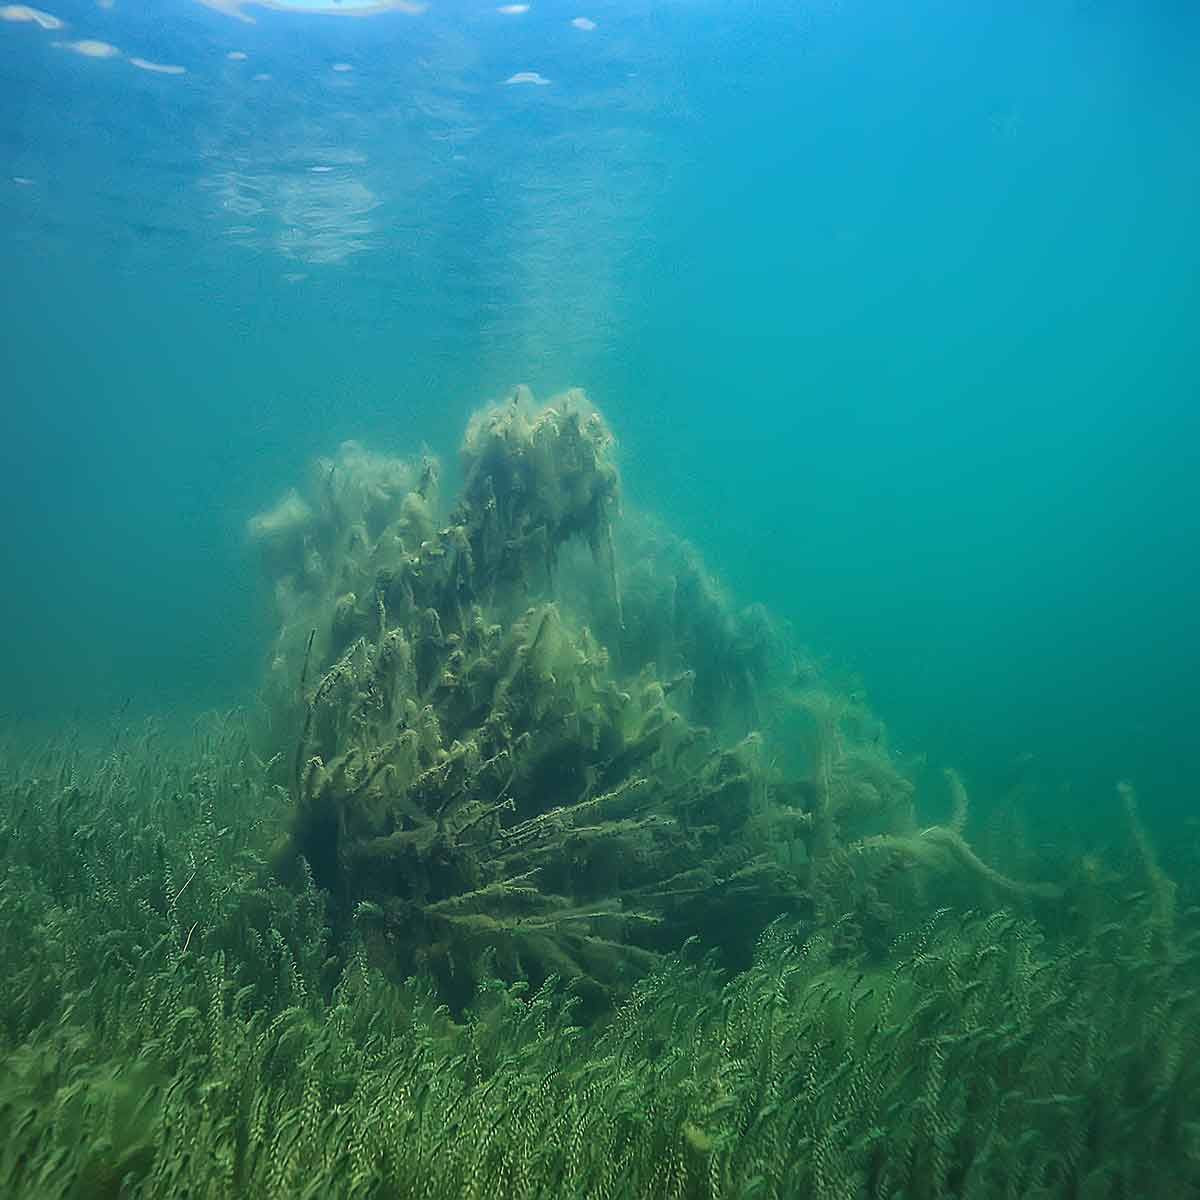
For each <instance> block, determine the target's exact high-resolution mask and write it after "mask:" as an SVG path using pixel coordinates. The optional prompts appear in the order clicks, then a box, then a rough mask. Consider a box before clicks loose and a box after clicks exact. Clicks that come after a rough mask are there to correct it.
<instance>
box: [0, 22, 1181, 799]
mask: <svg viewBox="0 0 1200 1200" xmlns="http://www.w3.org/2000/svg"><path fill="white" fill-rule="evenodd" d="M47 2H48V3H49V2H50V0H47ZM290 7H293V8H297V7H304V6H302V5H291V6H290ZM307 7H313V6H307ZM359 7H362V6H359ZM2 15H4V17H5V18H6V19H5V20H4V21H2V22H0V68H2V69H0V160H2V161H0V279H3V281H4V286H3V291H2V293H0V303H2V305H3V312H2V315H0V320H2V327H3V331H4V332H3V338H4V340H3V345H4V389H3V395H4V402H3V415H4V424H3V436H2V438H0V455H2V457H0V505H2V511H3V513H4V516H5V535H6V536H5V551H6V552H5V560H6V566H5V580H6V586H5V587H4V589H3V594H2V599H0V629H2V631H3V633H2V636H3V643H2V644H0V672H2V675H0V696H2V697H3V702H2V704H0V710H2V711H3V712H4V714H5V719H6V720H7V721H15V720H19V719H22V718H32V717H37V718H45V719H47V720H49V721H50V722H51V723H53V722H56V721H63V720H68V719H71V718H73V717H74V716H75V715H76V714H80V715H82V716H83V717H85V718H86V717H94V716H99V715H102V714H106V713H111V712H113V711H116V710H118V709H122V708H124V709H126V710H127V711H130V712H133V713H142V712H163V711H173V712H190V711H193V710H198V709H200V708H205V707H209V706H212V705H226V704H232V703H236V702H239V701H241V700H244V699H245V698H247V697H248V696H249V695H250V694H251V693H252V691H253V689H254V687H255V686H256V684H257V682H258V680H259V678H260V677H261V672H262V665H263V661H264V657H265V654H266V649H265V648H266V644H267V638H268V636H269V632H270V621H269V616H268V614H267V612H266V605H265V604H264V602H263V598H262V597H261V595H260V593H259V586H258V580H257V571H256V564H255V562H254V561H253V558H252V556H251V555H250V554H249V552H248V550H247V547H246V544H245V540H244V536H243V530H244V525H245V521H246V518H247V517H248V516H249V515H250V514H252V513H254V512H256V511H259V510H260V509H262V508H263V507H265V506H266V505H268V504H269V503H270V502H272V500H273V499H274V498H275V497H276V496H277V495H278V494H279V493H280V492H281V491H282V490H283V489H284V488H285V487H287V486H288V485H289V484H290V483H291V482H292V481H293V480H294V479H295V478H296V477H297V475H298V473H299V472H300V471H301V470H302V469H303V464H305V463H307V462H308V461H309V460H310V459H311V458H312V457H313V456H315V455H317V454H322V453H328V452H330V451H331V450H332V449H333V448H334V447H336V445H337V444H338V442H339V441H340V440H342V439H343V438H347V437H356V438H358V439H360V440H361V441H363V442H364V443H366V444H368V445H370V446H372V447H376V448H379V449H381V450H385V451H395V452H403V453H408V452H411V451H413V450H416V449H419V448H420V446H421V445H422V444H428V445H429V446H431V447H432V448H433V449H435V450H436V451H438V452H440V453H441V454H443V456H444V457H446V458H452V457H453V450H454V447H455V445H456V443H457V440H458V438H459V437H460V435H461V430H462V427H463V423H464V421H465V419H466V417H467V416H468V414H469V413H470V412H471V411H472V410H473V409H474V408H475V407H476V406H477V405H478V404H479V403H480V402H481V401H483V400H485V399H489V398H496V397H499V396H501V395H502V394H504V393H505V392H506V391H507V390H508V389H510V388H511V387H512V386H513V385H514V384H515V383H518V382H522V381H524V382H528V383H529V384H530V385H532V386H533V388H534V390H535V391H536V392H537V393H538V395H539V396H547V395H549V394H551V392H552V391H553V390H555V389H558V388H561V387H564V386H567V385H577V386H582V387H585V388H586V389H587V390H588V391H589V393H590V395H591V396H592V397H593V399H594V400H595V402H596V403H597V405H598V406H599V407H600V408H601V410H602V411H603V412H604V414H605V416H606V417H607V419H608V421H609V422H610V424H611V426H612V427H613V429H614V431H615V432H616V435H617V437H618V439H619V441H620V443H621V464H622V470H623V474H624V478H625V487H626V493H627V495H628V496H629V497H630V498H631V500H632V501H633V502H636V503H637V504H638V505H639V506H640V507H645V508H649V509H652V510H654V511H656V512H657V513H658V514H659V515H660V516H662V517H663V518H664V519H665V520H666V521H667V522H668V523H669V524H671V525H672V526H673V527H674V528H675V529H677V530H678V531H679V532H681V533H683V534H684V535H686V536H688V537H690V538H692V539H693V540H694V541H695V542H696V543H697V545H698V546H699V547H700V548H701V549H702V551H703V553H704V554H705V557H706V559H707V560H708V562H709V563H710V564H712V566H713V567H714V568H715V569H716V571H717V572H718V573H719V574H720V575H721V576H722V577H723V578H724V579H725V581H726V582H727V583H728V584H729V586H730V587H731V588H732V590H733V591H734V592H735V594H736V595H737V596H739V597H740V598H742V599H744V600H761V601H763V602H765V603H766V604H767V605H768V606H769V607H770V608H771V609H772V610H774V611H775V612H777V613H779V614H781V615H783V616H785V617H786V618H787V619H789V620H790V621H791V623H792V624H793V626H794V628H795V629H796V631H797V634H798V636H799V637H800V639H801V640H802V641H804V642H805V643H807V644H808V645H809V646H810V647H811V648H812V649H813V650H814V652H816V653H818V654H820V655H823V656H826V657H828V658H829V659H830V660H832V662H833V663H835V664H837V665H838V666H839V667H840V669H842V670H845V671H851V672H855V673H857V674H858V676H860V677H861V680H862V683H863V686H864V687H865V688H866V690H867V692H868V693H869V695H870V696H871V698H872V703H873V706H874V708H875V709H876V710H877V711H878V712H880V713H881V714H882V715H883V716H884V718H885V719H886V720H887V721H888V722H889V724H890V725H891V726H892V728H893V731H894V734H895V737H896V740H897V742H898V743H899V745H900V746H901V747H902V748H903V749H905V750H909V751H912V752H917V751H921V752H925V753H927V754H928V755H929V757H930V759H931V761H933V762H935V763H939V764H941V763H953V764H955V765H957V766H959V767H960V768H962V769H963V770H964V771H965V772H966V773H967V774H968V775H969V776H970V777H972V778H973V779H974V781H975V782H976V784H977V786H978V787H979V788H980V790H982V791H985V792H986V791H987V790H988V789H989V788H993V789H995V790H1000V789H1001V787H1002V783H1001V782H999V781H1002V780H1003V779H1004V778H1006V773H1007V772H1009V771H1010V770H1011V769H1012V766H1013V764H1014V763H1015V762H1016V761H1018V759H1019V758H1020V756H1022V755H1029V754H1032V755H1033V756H1034V760H1035V762H1036V763H1037V764H1038V765H1039V766H1040V767H1041V768H1042V769H1044V770H1045V772H1047V774H1049V775H1051V776H1053V777H1055V778H1058V779H1061V781H1062V782H1063V784H1064V785H1065V786H1067V787H1068V788H1069V793H1068V794H1069V795H1070V796H1073V797H1075V798H1077V799H1078V801H1079V802H1080V803H1081V804H1088V803H1091V802H1092V798H1094V797H1097V796H1104V797H1105V798H1107V797H1108V796H1109V795H1110V793H1111V788H1112V785H1113V783H1114V781H1115V780H1116V779H1118V778H1121V777H1125V776H1128V777H1130V778H1133V779H1135V780H1136V781H1137V782H1138V784H1139V787H1140V788H1141V791H1142V794H1143V797H1144V803H1145V804H1146V806H1147V807H1155V806H1157V807H1159V808H1165V807H1168V806H1171V805H1173V804H1179V805H1183V804H1184V803H1185V801H1186V799H1187V797H1188V796H1189V795H1190V794H1192V793H1193V792H1194V787H1195V782H1194V776H1193V772H1192V760H1193V757H1194V742H1195V730H1196V728H1197V727H1198V719H1200V705H1198V702H1197V692H1196V683H1195V680H1196V667H1197V662H1198V650H1200V646H1198V644H1197V643H1198V634H1197V628H1196V620H1195V612H1196V611H1197V608H1198V607H1200V604H1198V602H1200V578H1198V574H1200V571H1198V566H1197V554H1196V546H1197V537H1198V534H1200V529H1198V526H1200V516H1198V514H1200V484H1198V482H1197V478H1196V470H1195V461H1196V446H1197V435H1198V434H1200V417H1198V415H1197V414H1198V400H1200V397H1198V393H1197V384H1198V381H1200V363H1198V362H1197V351H1196V340H1195V334H1194V330H1195V328H1196V326H1197V317H1198V315H1200V313H1198V309H1200V298H1198V294H1197V287H1196V280H1197V279H1198V278H1200V274H1198V271H1200V232H1198V227H1197V224H1196V220H1195V214H1196V212H1197V202H1198V200H1200V142H1198V140H1197V138H1196V131H1197V128H1200V72H1196V70H1195V63H1196V62H1197V61H1198V60H1200V14H1198V12H1197V10H1196V9H1195V8H1194V6H1192V5H1188V4H1182V3H1179V4H1171V3H1161V4H1134V3H1116V2H1103V0H1097V2H1094V3H1088V2H1084V0H1071V2H1056V0H1051V2H1046V3H1037V4H1007V3H1006V4H999V3H997V4H992V3H982V2H981V3H973V4H970V5H963V4H949V3H932V2H929V0H915V2H911V3H904V4H900V3H871V4H867V3H857V2H852V0H846V2H842V3H837V2H834V0H818V2H815V3H789V4H783V3H775V2H769V3H761V4H726V5H717V4H708V3H675V4H634V3H629V4H624V3H604V4H598V5H595V4H586V5H583V6H574V5H572V6H564V5H558V4H540V3H534V4H532V5H531V6H530V7H529V8H528V10H527V11H523V12H502V11H498V10H497V9H496V8H495V7H493V6H489V5H463V4H457V3H454V4H431V5H430V6H429V7H428V8H427V9H426V10H425V11H423V12H415V13H409V12H399V11H393V12H386V13H381V14H379V15H376V16H372V17H370V18H367V17H362V18H361V19H347V20H341V19H338V18H337V17H335V16H322V15H317V14H311V13H310V14H302V13H295V12H287V11H277V10H274V9H271V8H268V7H263V6H255V5H252V4H246V5H244V6H243V8H242V16H245V17H252V18H253V20H252V21H246V20H238V19H235V16H234V15H232V14H231V13H230V12H223V11H217V9H216V8H215V7H206V6H203V5H201V4H198V3H190V2H188V0H175V2H171V3H167V2H165V0H158V2H154V3H145V4H137V5H135V4H133V3H131V2H129V0H116V2H115V3H114V4H112V5H103V4H102V5H96V4H94V3H91V2H90V0H88V2H84V0H75V2H66V0H62V2H58V0H56V2H55V3H54V4H53V7H52V8H51V9H49V10H46V11H45V12H44V13H43V12H42V10H40V9H39V10H38V13H37V14H35V16H36V15H40V16H41V17H42V19H41V20H40V21H39V20H37V19H28V18H29V13H28V11H27V10H25V9H24V8H22V7H21V6H8V7H7V8H5V9H4V10H2ZM50 18H54V20H51V19H50ZM59 23H61V27H57V25H58V24H59ZM47 26H50V27H47ZM178 68H181V70H180V69H178Z"/></svg>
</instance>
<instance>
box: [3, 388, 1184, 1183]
mask: <svg viewBox="0 0 1200 1200" xmlns="http://www.w3.org/2000/svg"><path fill="white" fill-rule="evenodd" d="M461 468H462V481H461V488H460V491H459V499H458V501H457V503H456V505H455V506H454V507H453V508H452V509H451V510H450V511H449V512H448V513H443V512H442V511H441V510H440V509H439V501H438V495H437V492H438V482H439V478H438V477H439V469H438V465H437V464H436V462H434V461H433V460H432V459H429V458H425V459H422V460H420V461H416V462H411V463H410V462H407V461H400V460H396V459H391V458H384V457H380V456H376V455H372V454H370V453H368V452H366V451H365V450H363V449H362V448H361V447H359V446H357V445H354V444H347V445H345V446H343V447H342V448H341V449H340V450H339V451H338V453H337V455H336V457H334V458H333V459H330V460H328V461H323V462H320V463H318V464H317V465H316V466H315V468H314V470H313V471H312V473H311V476H310V479H309V482H308V484H307V486H305V487H303V488H299V489H297V490H296V491H294V492H292V493H289V495H288V496H286V497H285V498H284V499H283V500H282V501H281V502H280V503H279V504H278V505H277V506H276V507H275V508H273V509H271V510H270V511H268V512H266V513H263V514H261V515H260V516H258V517H256V518H255V519H254V520H253V521H251V523H250V534H251V537H252V539H253V542H254V543H255V545H256V546H257V548H258V551H259V553H260V554H261V557H262V562H263V565H264V569H265V571H266V574H267V577H268V579H269V580H270V583H271V586H272V589H273V596H274V604H275V611H276V614H277V617H278V626H279V633H278V637H277V640H276V643H275V646H274V648H273V651H272V660H271V666H270V669H269V671H268V677H267V680H266V683H265V685H264V688H263V694H262V698H261V702H260V703H259V704H258V705H257V706H256V707H254V708H253V709H251V710H248V711H247V712H245V713H242V712H239V713H234V714H229V715H225V716H213V717H210V718H207V719H205V720H203V721H201V722H200V723H198V724H197V726H196V727H195V729H194V730H193V731H192V732H191V733H190V734H189V735H188V736H179V735H176V734H172V733H169V732H168V731H167V729H166V727H165V726H162V725H160V724H157V723H150V724H146V725H141V726H136V727H125V726H121V725H120V724H119V723H114V725H113V727H112V728H111V729H108V730H95V729H93V730H89V731H73V732H70V733H63V734H60V735H58V736H55V737H46V738H40V739H38V738H34V737H32V736H31V735H30V734H29V733H28V732H25V731H23V730H22V729H21V728H20V727H19V726H18V727H16V728H14V729H13V730H12V731H10V733H9V734H8V735H7V740H6V742H5V743H4V745H3V747H2V752H3V756H2V759H0V917H2V919H3V928H4V937H3V940H2V942H0V1038H2V1039H3V1059H4V1069H3V1071H2V1072H0V1188H3V1190H4V1194H6V1195H12V1196H31V1197H43V1196H45V1197H55V1196H63V1197H90V1196H114V1197H116V1196H162V1197H179V1196H192V1197H205V1196H230V1197H253V1196H272V1197H273V1196H279V1197H284V1196H289V1197H290V1196H312V1197H322V1198H324V1197H336V1196H364V1197H366V1196H370V1197H381V1198H382V1197H409V1196H413V1197H417V1196H421V1197H470V1196H475V1195H487V1196H505V1197H508V1196H514V1197H516V1196H546V1197H551V1196H552V1197H568V1196H572V1195H578V1196H595V1197H609V1196H628V1197H658V1196H663V1197H668V1196H679V1197H708V1196H718V1195H720V1196H730V1197H734V1196H744V1197H750V1196H761V1197H822V1198H826V1197H827V1198H833V1197H838V1198H850V1197H891V1198H893V1200H900V1198H901V1197H905V1198H909V1200H916V1198H928V1200H933V1198H935V1197H956V1198H957V1197H962V1198H966V1197H1013V1198H1017V1197H1081V1198H1082V1197H1088V1198H1092V1197H1096V1198H1099V1197H1130V1198H1132V1197H1160V1196H1161V1197H1180V1196H1185V1195H1191V1194H1200V1118H1198V1117H1197V1103H1196V1102H1197V1099H1198V1098H1200V920H1198V919H1197V918H1198V912H1197V909H1196V908H1195V907H1194V906H1193V902H1194V900H1195V897H1194V895H1192V894H1191V893H1190V892H1189V890H1188V889H1189V886H1194V880H1195V879H1196V878H1197V865H1198V864H1197V857H1198V856H1197V854H1196V853H1195V847H1191V848H1189V847H1188V846H1187V845H1186V844H1183V843H1181V844H1180V846H1179V847H1177V848H1176V849H1175V851H1174V858H1173V863H1172V868H1171V871H1170V872H1169V871H1168V870H1167V869H1166V868H1164V866H1163V865H1162V864H1161V863H1160V861H1159V859H1158V857H1157V856H1156V853H1155V851H1154V848H1153V846H1152V845H1151V842H1150V839H1149V837H1148V835H1147V834H1146V832H1145V830H1144V829H1143V827H1142V824H1141V822H1140V820H1139V817H1138V812H1137V805H1136V799H1135V796H1134V793H1133V790H1132V788H1131V787H1129V786H1128V785H1125V784H1122V785H1120V799H1121V808H1122V810H1123V812H1124V817H1125V823H1124V827H1123V828H1122V829H1121V830H1120V831H1117V830H1113V831H1110V833H1111V836H1110V837H1108V838H1107V839H1106V840H1107V844H1101V843H1098V844H1097V845H1095V846H1093V847H1091V848H1089V851H1088V853H1087V854H1074V853H1072V854H1068V853H1067V852H1066V851H1065V849H1063V848H1062V847H1061V846H1060V847H1058V848H1057V849H1055V848H1053V847H1050V848H1046V847H1044V848H1042V849H1041V850H1038V851H1032V850H1030V849H1028V848H1027V846H1028V843H1026V842H1024V841H1023V840H1022V839H1021V838H1019V837H1018V836H1016V834H1015V832H1014V831H1015V830H1017V829H1018V827H1019V824H1020V820H1021V817H1022V814H1021V813H1020V812H1019V811H1017V806H1016V801H1015V800H1014V801H1012V803H1011V804H1010V806H1009V807H1008V808H1007V809H1005V810H1004V811H1002V812H1001V814H1000V817H1001V820H999V821H998V822H997V821H993V822H990V823H988V827H987V828H984V827H983V825H984V823H983V822H978V821H976V822H973V821H972V814H971V811H970V805H969V800H968V794H967V790H966V788H965V786H964V783H963V781H962V780H961V779H960V778H959V777H958V775H957V774H955V773H954V772H953V771H949V770H948V771H944V772H933V771H931V770H929V769H928V768H927V767H926V766H925V765H924V764H922V763H920V762H904V761H902V760H900V759H899V758H898V757H897V756H896V755H895V754H893V753H891V752H890V751H889V749H888V744H887V738H886V732H885V730H884V728H883V726H882V724H881V723H880V722H879V721H878V720H877V719H876V718H875V717H873V716H872V715H871V713H870V712H869V711H867V710H866V708H865V707H864V706H863V704H862V703H861V701H860V699H859V697H858V696H857V694H856V693H854V692H853V691H851V690H848V689H846V688H839V687H836V686H834V685H833V684H832V683H831V682H830V680H829V679H828V678H827V675H826V673H825V672H822V671H821V670H819V669H818V668H817V666H816V665H815V664H814V663H813V662H811V661H810V660H809V659H808V658H807V657H805V656H804V655H803V654H801V653H800V652H799V651H797V650H796V649H795V647H794V646H793V645H792V644H791V640H790V638H789V636H788V634H787V631H786V630H784V629H782V628H780V627H779V626H778V624H777V623H776V622H774V621H773V620H772V619H771V618H770V617H769V615H768V614H766V613H764V612H763V611H761V610H758V609H755V608H750V609H746V610H740V611H739V610H736V609H735V608H734V607H733V606H732V605H731V604H730V603H729V601H728V600H727V599H726V597H725V596H724V595H723V593H722V592H721V590H720V588H719V587H718V586H717V585H716V584H715V583H714V582H713V580H712V578H711V577H710V575H709V574H708V573H707V572H706V571H705V569H704V566H703V564H702V563H701V561H700V559H699V557H698V556H697V555H696V553H695V552H694V551H693V550H692V549H690V548H689V547H688V546H686V545H685V544H683V543H682V542H680V541H679V540H678V539H677V538H674V537H672V536H671V535H670V534H669V533H668V532H666V531H664V530H662V529H661V528H659V527H658V526H657V525H656V524H655V523H654V522H652V521H650V520H648V519H646V518H644V517H641V516H639V515H638V514H636V513H634V512H632V511H631V510H629V509H628V508H627V507H625V508H623V507H622V502H621V500H620V496H619V479H618V475H617V470H616V466H615V463H614V460H613V453H612V440H611V437H610V435H609V433H608V430H607V428H606V426H605V424H604V422H603V420H602V418H601V417H600V416H599V414H598V413H596V412H595V410H594V409H592V408H591V407H590V405H589V404H588V403H587V401H586V399H585V398H584V397H583V396H582V395H580V394H578V393H571V394H568V395H567V396H565V397H561V398H559V399H558V400H557V401H555V402H553V403H552V404H551V405H549V406H547V407H545V408H541V409H539V408H537V407H536V406H535V405H534V404H533V402H532V400H531V398H530V397H529V396H528V395H527V394H526V393H524V392H519V393H518V394H517V395H516V396H515V397H514V398H513V400H512V401H511V402H509V403H507V404H504V405H501V406H498V407H495V408H490V409H487V410H485V411H483V412H481V413H480V414H478V415H477V416H476V417H475V418H474V419H473V421H472V422H471V424H470V426H469V428H468V430H467V434H466V437H465V440H464V446H463V451H462V459H461ZM931 814H932V815H931ZM937 814H941V815H940V816H939V815H937ZM976 825H979V826H980V827H979V828H977V827H976ZM1004 830H1007V831H1008V832H1007V834H1005V833H1004V832H1003V831H1004ZM972 842H974V843H975V844H974V845H973V844H972ZM984 848H986V853H985V852H984ZM1172 876H1173V877H1172Z"/></svg>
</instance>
